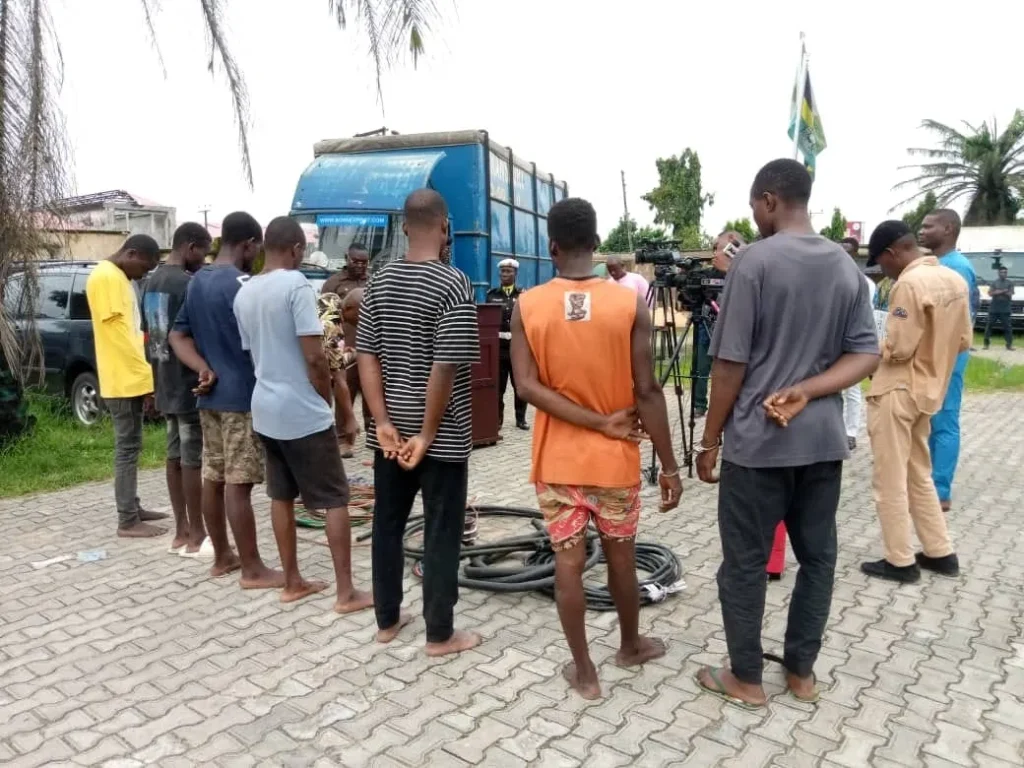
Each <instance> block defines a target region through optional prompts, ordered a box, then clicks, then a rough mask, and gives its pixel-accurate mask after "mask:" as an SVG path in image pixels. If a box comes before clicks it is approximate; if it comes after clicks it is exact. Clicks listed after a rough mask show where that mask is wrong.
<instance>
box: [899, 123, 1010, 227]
mask: <svg viewBox="0 0 1024 768" xmlns="http://www.w3.org/2000/svg"><path fill="white" fill-rule="evenodd" d="M964 126H965V127H966V129H967V130H966V131H964V132H960V131H957V130H956V129H954V128H951V127H950V126H948V125H945V124H943V123H939V122H937V121H935V120H925V121H924V122H923V123H922V127H923V128H925V129H927V130H928V131H930V132H931V133H933V134H936V137H937V144H938V146H937V147H934V148H926V147H911V148H910V149H908V150H907V151H908V152H909V153H910V154H911V155H914V156H918V157H925V158H927V159H928V160H929V161H930V162H922V163H920V164H918V165H910V166H904V168H910V169H913V170H915V171H916V175H915V176H913V177H912V178H909V179H907V180H906V181H902V182H900V183H899V184H897V185H896V186H895V187H894V189H904V188H906V187H916V188H917V190H918V191H917V192H915V193H914V194H913V195H911V196H910V197H909V198H907V199H906V200H904V201H902V202H901V203H899V204H898V205H897V207H899V206H900V205H905V204H906V203H911V202H914V201H916V200H918V199H919V198H921V197H922V196H924V195H927V194H928V193H929V192H931V193H933V194H934V195H935V202H936V205H937V207H939V208H947V207H949V206H950V205H951V204H952V203H953V202H955V201H956V200H960V199H961V198H967V212H966V214H965V215H964V224H966V225H968V226H970V225H975V226H989V225H997V224H1012V223H1013V222H1014V219H1016V218H1017V214H1018V213H1020V211H1021V209H1022V207H1024V201H1022V199H1021V198H1022V196H1024V112H1022V111H1021V110H1019V109H1018V110H1017V111H1016V112H1014V113H1013V118H1012V119H1011V120H1010V123H1009V125H1007V126H1006V130H1005V131H1003V132H1002V133H1000V132H999V127H998V125H997V124H996V120H995V118H993V119H992V123H991V125H989V124H988V123H982V124H981V125H980V126H974V125H971V124H970V123H967V122H965V123H964Z"/></svg>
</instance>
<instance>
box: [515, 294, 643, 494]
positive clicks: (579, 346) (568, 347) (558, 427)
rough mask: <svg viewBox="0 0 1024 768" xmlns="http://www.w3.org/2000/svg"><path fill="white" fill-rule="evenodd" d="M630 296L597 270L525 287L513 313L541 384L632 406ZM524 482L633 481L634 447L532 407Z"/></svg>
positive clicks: (572, 395) (577, 397) (578, 399)
mask: <svg viewBox="0 0 1024 768" xmlns="http://www.w3.org/2000/svg"><path fill="white" fill-rule="evenodd" d="M636 300H637V299H636V291H634V290H632V289H630V288H624V287H622V286H620V285H616V284H614V283H610V282H608V281H607V280H602V279H600V278H596V277H595V278H593V279H590V280H567V279H565V278H560V277H556V278H555V279H554V280H551V281H550V282H547V283H545V284H544V285H540V286H538V287H536V288H532V289H530V290H529V291H526V292H525V293H524V294H523V295H522V296H521V297H520V298H519V314H520V317H521V318H522V321H523V329H524V331H525V333H526V340H527V342H528V343H529V345H530V350H531V351H532V352H533V358H534V360H536V361H537V368H538V374H539V378H540V381H541V383H543V384H544V385H545V386H547V387H549V388H551V389H553V390H555V391H556V392H558V393H559V394H560V395H562V396H563V397H567V398H568V399H570V400H572V401H573V402H574V403H576V404H578V405H582V406H583V407H584V408H589V409H590V410H592V411H597V412H598V413H603V414H610V413H614V412H615V411H618V410H621V409H623V408H629V407H630V406H632V405H633V404H634V403H635V402H636V398H635V397H634V395H633V366H632V355H631V353H630V347H631V345H630V336H631V334H632V330H633V320H634V318H635V316H636ZM530 482H533V483H547V484H558V485H584V486H586V485H590V486H599V487H604V488H627V487H632V486H634V485H637V484H638V483H639V482H640V448H639V446H637V445H636V444H635V443H631V442H628V441H625V440H612V439H609V438H607V437H605V436H604V435H602V434H601V433H599V432H593V431H591V430H588V429H584V428H583V427H577V426H575V425H574V424H569V423H568V422H565V421H561V420H559V419H556V418H555V417H553V416H550V415H549V414H547V413H544V412H542V411H538V412H537V416H536V420H535V423H534V428H533V468H532V470H531V472H530Z"/></svg>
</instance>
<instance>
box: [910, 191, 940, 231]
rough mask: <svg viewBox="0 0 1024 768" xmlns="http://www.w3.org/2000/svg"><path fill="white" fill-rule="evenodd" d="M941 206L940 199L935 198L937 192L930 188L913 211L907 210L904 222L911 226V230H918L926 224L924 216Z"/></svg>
mask: <svg viewBox="0 0 1024 768" xmlns="http://www.w3.org/2000/svg"><path fill="white" fill-rule="evenodd" d="M938 207H939V201H938V200H936V199H935V193H934V192H932V191H931V190H929V191H928V192H926V193H925V195H924V197H923V198H922V199H921V202H920V203H918V204H917V207H916V208H915V209H914V210H912V211H907V212H906V213H904V214H903V216H902V217H901V218H902V219H903V222H904V223H905V224H906V225H907V226H908V227H910V231H911V232H914V233H916V232H918V231H919V230H920V229H921V225H922V224H924V217H925V216H927V215H928V214H929V213H931V212H932V211H934V210H935V209H936V208H938Z"/></svg>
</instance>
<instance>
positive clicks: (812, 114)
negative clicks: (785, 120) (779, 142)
mask: <svg viewBox="0 0 1024 768" xmlns="http://www.w3.org/2000/svg"><path fill="white" fill-rule="evenodd" d="M803 55H804V56H805V57H806V53H804V54H803ZM800 72H801V74H802V78H801V76H800V75H798V76H797V82H796V83H795V84H794V86H793V105H792V108H791V110H790V117H789V138H790V139H793V138H794V135H793V134H794V131H795V130H797V129H798V128H797V127H798V126H799V131H800V138H799V139H798V140H797V147H798V148H799V150H800V152H802V153H803V156H804V165H805V166H807V170H808V171H810V173H811V177H812V178H813V177H814V169H815V166H816V165H817V162H816V161H817V157H818V155H819V154H820V153H821V152H822V151H824V149H825V147H827V146H828V144H827V143H826V141H825V129H824V128H823V127H822V125H821V115H819V114H818V105H817V103H816V102H815V101H814V91H813V89H812V88H811V73H810V71H809V69H808V67H807V65H806V61H805V63H804V64H803V65H802V66H801V67H800ZM801 79H802V80H803V83H801V82H800V80H801ZM801 86H802V87H803V93H802V94H801V96H800V97H799V98H798V97H797V94H798V93H799V92H800V88H801Z"/></svg>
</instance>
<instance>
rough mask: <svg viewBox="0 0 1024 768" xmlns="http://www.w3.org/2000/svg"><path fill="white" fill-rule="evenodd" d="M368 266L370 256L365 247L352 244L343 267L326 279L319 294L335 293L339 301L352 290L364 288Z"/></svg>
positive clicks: (367, 279) (367, 280) (367, 278)
mask: <svg viewBox="0 0 1024 768" xmlns="http://www.w3.org/2000/svg"><path fill="white" fill-rule="evenodd" d="M369 265H370V254H369V252H368V251H367V250H366V246H363V245H360V244H359V243H352V245H350V246H349V247H348V260H347V262H346V264H345V266H344V267H342V268H341V269H339V270H338V271H337V272H335V273H334V274H333V275H331V276H330V277H328V278H327V280H326V281H325V282H324V285H323V287H322V288H321V289H320V293H322V294H323V293H336V294H338V298H339V299H344V298H345V294H346V293H348V292H349V291H351V290H352V289H353V288H365V287H366V283H367V282H369V277H368V276H367V274H366V273H367V269H368V267H369Z"/></svg>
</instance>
